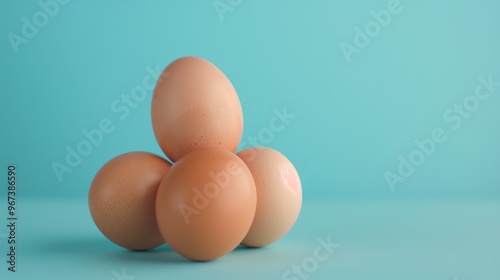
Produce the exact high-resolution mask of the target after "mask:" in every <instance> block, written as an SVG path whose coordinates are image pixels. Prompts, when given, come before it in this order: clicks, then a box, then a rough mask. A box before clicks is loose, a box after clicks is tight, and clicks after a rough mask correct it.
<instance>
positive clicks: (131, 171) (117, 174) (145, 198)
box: [89, 152, 171, 250]
mask: <svg viewBox="0 0 500 280" xmlns="http://www.w3.org/2000/svg"><path fill="white" fill-rule="evenodd" d="M170 167H171V164H170V163H169V162H167V161H166V160H165V159H163V158H161V157H159V156H156V155H153V154H150V153H146V152H130V153H126V154H123V155H120V156H117V157H115V158H113V159H112V160H110V161H109V162H107V163H106V164H105V165H104V166H103V167H102V168H101V169H100V170H99V172H98V173H97V174H96V176H95V178H94V180H93V181H92V184H91V187H90V190H89V208H90V213H91V215H92V218H93V220H94V222H95V224H96V226H97V228H98V229H99V230H100V231H101V232H102V233H103V234H104V235H105V236H106V237H107V238H108V239H109V240H111V241H112V242H114V243H116V244H118V245H119V246H122V247H125V248H127V249H130V250H148V249H152V248H154V247H157V246H159V245H161V244H163V243H164V241H163V238H162V236H161V233H160V231H159V229H158V225H157V224H156V215H155V201H156V193H157V191H158V186H159V185H160V181H161V179H162V178H163V177H164V176H165V174H166V173H167V172H168V170H169V169H170Z"/></svg>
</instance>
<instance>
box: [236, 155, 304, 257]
mask: <svg viewBox="0 0 500 280" xmlns="http://www.w3.org/2000/svg"><path fill="white" fill-rule="evenodd" d="M237 155H238V156H239V157H240V158H241V159H242V160H243V161H244V162H245V164H246V165H247V166H248V168H249V169H250V172H251V173H252V175H253V177H254V179H255V186H256V188H257V210H256V213H255V218H254V220H253V223H252V226H251V227H250V230H249V232H248V233H247V235H246V237H245V239H244V240H243V242H242V244H243V245H245V246H248V247H262V246H265V245H268V244H270V243H272V242H274V241H276V240H278V239H280V238H281V237H282V236H284V235H285V234H286V233H287V232H288V231H289V230H290V229H291V228H292V226H293V225H294V224H295V221H296V220H297V217H298V216H299V213H300V209H301V207H302V186H301V183H300V178H299V175H298V173H297V170H296V169H295V167H294V166H293V164H292V163H291V162H290V161H289V160H288V159H287V158H286V157H285V156H284V155H283V154H281V153H280V152H278V151H276V150H273V149H270V148H249V149H246V150H243V151H241V152H239V153H238V154H237Z"/></svg>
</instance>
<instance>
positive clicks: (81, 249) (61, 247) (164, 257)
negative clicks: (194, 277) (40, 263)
mask: <svg viewBox="0 0 500 280" xmlns="http://www.w3.org/2000/svg"><path fill="white" fill-rule="evenodd" d="M32 250H33V251H35V252H36V253H39V254H43V255H44V256H47V254H50V255H63V256H69V255H80V256H82V255H83V256H91V257H92V258H98V259H108V260H109V259H114V260H118V261H125V262H148V263H154V262H158V263H165V262H170V263H182V262H186V263H189V262H190V261H189V260H187V259H185V258H183V257H182V256H180V255H178V254H177V253H176V252H174V251H173V250H172V249H171V248H170V247H168V246H167V245H166V244H163V245H161V246H159V247H157V248H155V249H151V250H147V251H132V250H128V249H125V248H122V247H120V246H118V245H116V244H114V243H112V242H111V241H109V240H107V239H106V238H97V237H96V238H81V239H76V238H74V239H64V240H61V239H54V240H40V242H39V243H38V245H37V246H35V247H34V248H32Z"/></svg>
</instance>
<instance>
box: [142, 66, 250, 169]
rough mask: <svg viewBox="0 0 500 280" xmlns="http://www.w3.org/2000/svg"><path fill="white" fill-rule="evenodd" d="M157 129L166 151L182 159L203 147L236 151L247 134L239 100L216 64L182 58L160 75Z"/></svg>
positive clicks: (154, 106) (153, 114)
mask: <svg viewBox="0 0 500 280" xmlns="http://www.w3.org/2000/svg"><path fill="white" fill-rule="evenodd" d="M151 119H152V123H153V131H154V134H155V137H156V140H157V142H158V144H159V145H160V147H161V149H162V150H163V152H164V153H165V154H166V155H167V156H168V157H169V158H170V159H171V160H172V161H174V162H175V161H177V160H178V159H179V158H181V157H182V156H184V155H185V154H187V153H189V152H191V151H193V150H195V149H199V148H220V149H224V150H228V151H231V152H234V151H235V150H236V148H237V147H238V144H239V142H240V140H241V136H242V133H243V113H242V109H241V104H240V100H239V98H238V95H237V93H236V90H235V89H234V87H233V85H232V84H231V82H230V81H229V79H228V78H227V77H226V76H225V75H224V73H222V72H221V71H220V70H219V69H218V68H217V67H216V66H215V65H213V64H212V63H210V62H209V61H207V60H204V59H202V58H198V57H183V58H179V59H177V60H175V61H174V62H172V63H171V64H170V65H168V66H167V67H166V68H165V70H164V71H163V73H162V74H161V75H160V77H159V79H158V81H157V84H156V86H155V89H154V91H153V98H152V103H151Z"/></svg>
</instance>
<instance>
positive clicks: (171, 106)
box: [89, 57, 302, 261]
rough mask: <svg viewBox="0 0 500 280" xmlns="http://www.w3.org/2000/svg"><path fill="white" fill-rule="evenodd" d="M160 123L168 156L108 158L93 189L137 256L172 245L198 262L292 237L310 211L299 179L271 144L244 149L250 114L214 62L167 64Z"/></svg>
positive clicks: (103, 225) (98, 205) (101, 224)
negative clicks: (242, 143)
mask: <svg viewBox="0 0 500 280" xmlns="http://www.w3.org/2000/svg"><path fill="white" fill-rule="evenodd" d="M151 118H152V123H153V130H154V134H155V137H156V140H157V142H158V144H159V145H160V147H161V149H162V151H163V152H164V153H165V155H166V156H167V157H168V159H170V161H172V162H173V164H171V163H170V161H168V160H167V159H165V158H163V157H160V156H157V155H154V154H151V153H147V152H130V153H126V154H122V155H120V156H117V157H115V158H114V159H112V160H110V161H109V162H107V163H106V164H105V165H104V166H103V167H102V168H101V169H100V170H99V172H98V173H97V174H96V176H95V178H94V180H93V181H92V184H91V187H90V191H89V208H90V213H91V215H92V218H93V220H94V222H95V224H96V225H97V227H98V228H99V230H100V231H101V232H102V233H103V234H104V235H105V236H106V237H107V238H108V239H109V240H111V241H112V242H114V243H116V244H118V245H120V246H122V247H125V248H127V249H131V250H139V251H142V250H148V249H152V248H155V247H157V246H160V245H162V244H164V243H167V244H168V246H170V247H171V248H172V249H173V250H174V251H176V252H177V253H179V254H180V255H182V256H184V257H186V258H188V259H191V260H194V261H209V260H214V259H216V258H219V257H221V256H224V255H225V254H227V253H229V252H231V251H232V250H233V249H235V248H236V247H238V245H240V244H242V245H244V246H247V247H262V246H265V245H268V244H270V243H272V242H274V241H276V240H278V239H279V238H281V237H282V236H283V235H285V234H286V233H287V232H288V231H289V230H290V228H291V227H292V226H293V224H294V223H295V221H296V219H297V217H298V215H299V212H300V208H301V205H302V189H301V183H300V178H299V175H298V174H297V171H296V170H295V168H294V166H293V165H292V163H291V162H290V161H289V160H288V159H287V158H286V157H285V156H283V155H282V154H281V153H279V152H277V151H275V150H273V149H270V148H265V147H253V148H248V149H245V150H243V151H241V152H239V153H237V154H235V151H236V149H237V147H238V145H239V143H240V140H241V137H242V133H243V113H242V109H241V104H240V101H239V98H238V95H237V94H236V91H235V89H234V87H233V85H232V84H231V82H230V81H229V79H228V78H227V77H226V76H225V75H224V73H222V72H221V71H220V70H219V69H218V68H217V67H216V66H214V65H213V64H212V63H210V62H208V61H206V60H204V59H201V58H197V57H183V58H180V59H177V60H175V61H174V62H172V63H171V64H170V65H169V66H167V67H166V68H165V70H164V71H163V73H162V74H161V76H160V77H159V78H158V81H157V83H156V87H155V89H154V92H153V98H152V106H151Z"/></svg>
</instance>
